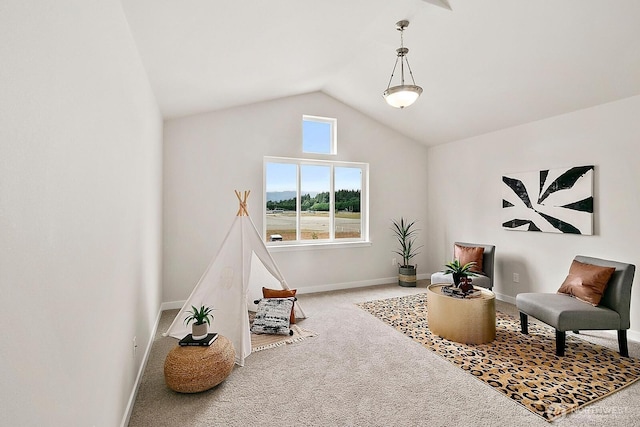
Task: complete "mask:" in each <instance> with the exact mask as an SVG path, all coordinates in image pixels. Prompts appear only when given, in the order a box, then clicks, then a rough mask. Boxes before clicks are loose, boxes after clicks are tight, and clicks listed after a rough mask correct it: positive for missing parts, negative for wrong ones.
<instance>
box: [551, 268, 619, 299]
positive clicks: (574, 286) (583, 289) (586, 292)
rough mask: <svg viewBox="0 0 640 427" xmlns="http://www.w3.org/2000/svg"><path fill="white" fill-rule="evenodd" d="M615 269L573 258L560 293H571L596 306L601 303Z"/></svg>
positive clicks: (559, 290)
mask: <svg viewBox="0 0 640 427" xmlns="http://www.w3.org/2000/svg"><path fill="white" fill-rule="evenodd" d="M614 271H616V269H615V268H614V267H601V266H599V265H593V264H584V263H582V262H580V261H576V260H573V262H572V263H571V267H570V268H569V275H568V276H567V278H566V279H564V282H563V283H562V286H560V289H558V293H559V294H567V295H571V296H572V297H576V298H577V299H579V300H580V301H583V302H586V303H589V304H591V305H593V306H596V305H598V304H600V300H601V299H602V295H604V291H605V290H606V289H607V284H609V279H610V278H611V276H612V275H613V272H614Z"/></svg>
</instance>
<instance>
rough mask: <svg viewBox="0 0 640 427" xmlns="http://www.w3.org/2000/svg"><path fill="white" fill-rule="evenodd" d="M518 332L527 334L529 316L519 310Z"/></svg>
mask: <svg viewBox="0 0 640 427" xmlns="http://www.w3.org/2000/svg"><path fill="white" fill-rule="evenodd" d="M520 332H522V333H523V334H525V335H528V334H529V316H528V315H526V314H525V313H523V312H520Z"/></svg>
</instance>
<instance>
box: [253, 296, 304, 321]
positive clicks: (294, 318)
mask: <svg viewBox="0 0 640 427" xmlns="http://www.w3.org/2000/svg"><path fill="white" fill-rule="evenodd" d="M296 291H297V289H268V288H265V287H262V297H263V298H291V297H293V298H295V296H296ZM295 305H296V303H295V302H294V303H293V306H292V307H291V316H290V318H289V323H296V315H295V312H294V307H295Z"/></svg>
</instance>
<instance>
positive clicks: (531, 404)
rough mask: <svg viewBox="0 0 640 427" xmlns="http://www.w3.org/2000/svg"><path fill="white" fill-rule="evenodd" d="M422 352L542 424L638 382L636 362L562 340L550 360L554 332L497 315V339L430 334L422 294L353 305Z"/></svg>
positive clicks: (639, 371) (596, 347)
mask: <svg viewBox="0 0 640 427" xmlns="http://www.w3.org/2000/svg"><path fill="white" fill-rule="evenodd" d="M357 305H358V306H359V307H360V308H362V309H364V310H366V311H368V312H369V313H371V314H373V315H374V316H376V317H377V318H379V319H380V320H382V321H383V322H385V323H387V324H389V325H391V326H393V327H394V328H395V329H396V330H398V331H400V332H402V333H403V334H405V335H407V336H408V337H409V338H411V339H413V340H414V341H416V342H418V343H420V344H422V346H424V347H425V348H427V349H429V350H431V351H434V352H435V353H437V354H438V355H439V356H441V357H444V358H445V359H447V360H448V361H450V362H451V363H453V364H454V365H455V366H457V367H459V368H462V369H463V370H465V371H467V372H468V373H469V374H471V375H473V376H474V377H476V378H477V379H479V380H481V381H483V382H484V383H486V384H488V385H490V386H491V387H493V388H494V389H495V390H497V391H499V392H501V393H502V394H504V395H505V396H507V397H509V398H511V399H513V400H514V401H515V402H517V403H519V404H520V405H522V406H524V407H525V408H527V409H528V410H529V411H531V412H533V413H534V414H536V415H539V416H541V417H542V418H544V419H545V420H547V421H553V420H554V419H557V418H559V417H561V416H564V415H566V414H568V413H570V412H573V411H575V410H576V409H579V408H581V407H583V406H585V405H587V404H589V403H593V402H595V401H596V400H598V399H601V398H603V397H606V396H608V395H610V394H612V393H614V392H616V391H618V390H620V389H622V388H624V387H626V386H628V385H631V384H633V383H634V382H635V381H637V380H638V379H640V360H638V359H633V358H624V357H621V356H620V354H619V353H617V352H616V351H614V350H610V349H608V348H606V347H602V346H599V345H596V344H592V343H589V342H586V341H584V340H581V339H578V338H575V337H574V336H569V335H568V336H567V342H566V344H567V348H566V351H565V356H564V357H557V356H556V355H555V331H554V330H553V328H551V327H547V326H544V325H538V324H534V323H532V322H529V335H523V334H521V333H520V321H519V320H516V319H514V318H513V317H511V316H509V315H506V314H504V313H500V312H497V313H496V339H495V341H493V342H491V343H488V344H479V345H472V344H471V345H467V344H459V343H456V342H452V341H448V340H446V339H443V338H440V337H438V336H437V335H434V334H432V333H431V331H429V328H428V325H427V295H426V294H416V295H411V296H404V297H397V298H390V299H384V300H377V301H368V302H363V303H360V304H357Z"/></svg>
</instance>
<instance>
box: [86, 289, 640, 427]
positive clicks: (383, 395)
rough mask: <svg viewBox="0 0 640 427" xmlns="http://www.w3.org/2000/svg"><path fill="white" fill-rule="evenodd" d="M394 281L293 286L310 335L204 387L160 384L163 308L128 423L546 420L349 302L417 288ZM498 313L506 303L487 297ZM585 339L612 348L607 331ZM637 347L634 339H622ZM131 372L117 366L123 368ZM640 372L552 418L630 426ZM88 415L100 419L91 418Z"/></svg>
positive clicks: (397, 426)
mask: <svg viewBox="0 0 640 427" xmlns="http://www.w3.org/2000/svg"><path fill="white" fill-rule="evenodd" d="M427 283H428V281H424V282H423V281H418V287H417V288H402V287H400V286H398V285H397V282H396V283H395V284H389V285H381V286H371V287H367V288H358V289H349V290H344V291H334V292H326V293H317V294H303V295H298V297H299V300H300V304H302V305H304V309H305V312H306V314H307V315H308V316H309V318H308V319H305V320H302V321H300V322H299V324H298V326H300V327H301V328H304V329H308V330H312V331H314V332H317V336H316V337H314V338H309V339H306V340H304V341H301V342H298V343H296V344H293V345H283V346H280V347H276V348H274V349H271V350H267V351H259V352H255V353H252V354H251V355H250V356H249V357H248V358H247V359H246V360H245V366H244V367H239V366H236V367H235V369H234V370H233V372H231V375H229V377H228V378H227V379H226V380H225V381H224V382H222V383H221V384H220V385H218V386H216V387H214V388H212V389H211V390H208V391H205V392H202V393H195V394H181V393H176V392H174V391H172V390H170V389H169V388H167V386H166V384H165V382H164V375H163V367H164V360H165V357H166V355H167V353H168V352H169V351H170V350H171V348H173V347H174V346H175V345H176V344H175V343H176V341H175V339H173V338H169V337H163V336H162V332H164V331H166V330H167V328H168V327H169V325H170V324H171V322H172V321H173V319H174V318H175V316H176V313H177V311H175V310H174V311H166V312H164V313H162V316H161V319H160V324H159V325H158V332H157V334H156V336H155V337H154V342H153V347H152V349H151V352H150V355H149V360H148V363H147V365H146V369H145V372H144V375H143V376H142V379H141V381H140V386H139V389H138V393H137V396H136V398H135V404H134V407H133V411H132V414H131V420H130V423H129V427H150V426H153V427H171V426H185V427H211V426H225V427H245V426H247V425H255V426H260V427H289V426H291V427H299V426H331V427H333V426H366V427H389V426H394V427H421V426H429V427H452V426H455V427H466V426H470V427H471V426H473V427H477V426H483V427H513V426H517V427H548V423H547V422H546V421H544V420H543V419H542V418H540V417H539V416H537V415H534V414H533V413H532V412H530V411H528V410H527V409H525V408H524V407H523V406H522V405H519V404H517V403H515V402H514V401H513V400H511V399H507V398H505V397H503V396H502V395H501V394H499V393H498V392H496V391H494V390H493V389H492V388H491V387H488V386H487V385H486V384H485V383H483V382H481V381H478V380H476V379H474V378H473V377H472V376H471V375H469V374H468V373H466V371H463V370H462V369H457V368H456V367H454V366H453V365H452V364H451V363H450V362H448V361H447V360H445V359H444V358H442V357H440V356H438V355H437V354H436V353H435V352H432V351H427V350H425V348H424V347H423V346H422V345H421V344H420V343H418V342H416V341H414V340H412V339H407V337H406V336H405V335H404V334H401V333H398V332H397V331H396V330H395V329H393V328H392V327H390V326H389V325H387V324H385V323H384V322H381V321H380V320H379V319H378V318H376V317H374V316H372V315H371V314H369V313H368V312H366V311H364V310H362V309H361V308H359V307H358V306H356V304H357V303H360V302H363V301H371V300H375V299H386V298H393V297H398V296H404V295H412V294H416V293H424V292H426V284H427ZM496 307H497V308H498V309H499V310H500V311H501V312H504V313H509V314H510V315H512V316H517V311H516V310H515V307H514V306H513V305H511V304H507V303H504V302H502V301H496ZM581 336H582V337H584V339H588V340H590V341H593V342H595V343H598V344H599V345H603V346H607V347H609V348H611V349H615V348H616V338H615V334H614V335H613V336H612V335H611V334H607V333H605V332H588V333H587V332H585V333H584V334H583V335H581ZM629 353H630V354H631V355H632V356H633V357H636V358H638V357H640V343H638V342H635V341H629ZM126 374H129V375H132V374H131V373H128V372H123V375H126ZM638 402H640V381H638V382H636V383H635V384H633V385H632V386H630V387H626V388H624V389H622V390H620V391H619V392H617V393H614V394H612V395H611V396H609V397H607V398H606V399H601V400H599V401H597V402H595V403H593V404H590V405H588V406H586V407H585V408H582V409H581V410H578V411H574V412H572V413H571V414H568V415H567V416H565V417H562V418H559V419H557V420H556V421H554V422H553V427H602V426H607V425H615V426H616V427H636V426H637V425H638V423H637V421H636V420H638V419H640V406H638ZM96 425H100V424H99V423H98V424H96Z"/></svg>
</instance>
